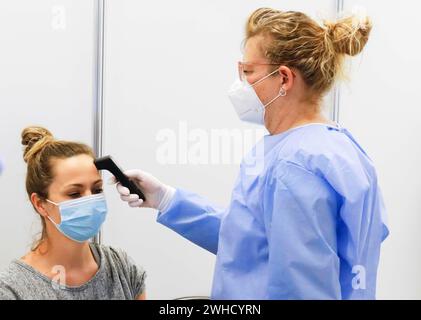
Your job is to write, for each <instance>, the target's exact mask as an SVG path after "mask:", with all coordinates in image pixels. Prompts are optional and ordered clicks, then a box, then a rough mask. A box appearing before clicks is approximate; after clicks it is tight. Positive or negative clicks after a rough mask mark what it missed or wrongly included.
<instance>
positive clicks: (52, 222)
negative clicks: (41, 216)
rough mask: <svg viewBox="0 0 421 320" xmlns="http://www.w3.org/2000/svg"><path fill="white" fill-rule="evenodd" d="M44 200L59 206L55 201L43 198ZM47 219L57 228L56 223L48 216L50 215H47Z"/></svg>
mask: <svg viewBox="0 0 421 320" xmlns="http://www.w3.org/2000/svg"><path fill="white" fill-rule="evenodd" d="M45 200H46V201H47V202H49V203H51V204H53V205H55V206H57V207H58V206H59V205H58V203H55V202H54V201H51V200H48V199H45ZM47 219H48V220H50V221H51V222H52V223H53V224H54V225H55V226H56V228H58V224H57V223H55V222H54V220H53V219H52V218H51V217H50V215H47Z"/></svg>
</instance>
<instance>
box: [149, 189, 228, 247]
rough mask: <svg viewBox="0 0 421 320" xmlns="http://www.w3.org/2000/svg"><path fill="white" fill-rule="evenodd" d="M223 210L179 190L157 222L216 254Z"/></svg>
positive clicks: (197, 196) (160, 213)
mask: <svg viewBox="0 0 421 320" xmlns="http://www.w3.org/2000/svg"><path fill="white" fill-rule="evenodd" d="M224 213H225V210H224V209H223V208H220V207H217V206H214V205H212V204H211V203H210V202H209V201H208V200H206V199H205V198H203V197H201V196H199V195H197V194H195V193H192V192H189V191H186V190H183V189H177V191H176V193H175V196H174V199H173V200H172V201H171V204H170V207H169V208H168V209H167V210H166V211H165V212H159V213H158V218H157V221H158V222H159V223H161V224H163V225H165V226H166V227H168V228H170V229H172V230H173V231H175V232H177V233H178V234H180V235H181V236H183V237H184V238H186V239H188V240H190V241H192V242H193V243H195V244H197V245H198V246H200V247H202V248H204V249H206V250H208V251H210V252H212V253H214V254H216V253H217V251H218V238H219V228H220V224H221V218H222V216H223V215H224Z"/></svg>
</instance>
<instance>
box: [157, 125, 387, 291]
mask: <svg viewBox="0 0 421 320" xmlns="http://www.w3.org/2000/svg"><path fill="white" fill-rule="evenodd" d="M385 219H386V216H385V208H384V204H383V199H382V195H381V192H380V189H379V185H378V181H377V175H376V171H375V169H374V166H373V163H372V161H371V160H370V158H369V157H368V156H367V154H366V153H365V152H364V150H363V149H362V148H361V147H360V146H359V145H358V144H357V142H356V141H355V139H354V138H353V137H352V136H351V134H350V133H349V132H348V131H347V130H346V129H343V128H340V127H339V126H338V127H333V126H329V125H323V124H311V125H307V126H303V127H299V128H295V129H292V130H289V131H287V132H285V133H282V134H279V135H274V136H266V137H264V138H263V139H262V140H261V141H260V142H259V143H258V144H257V145H256V146H255V147H254V148H253V150H252V151H251V152H250V153H249V154H248V155H247V156H246V157H245V158H244V159H243V161H242V163H241V167H240V173H239V176H238V179H237V181H236V184H235V187H234V190H233V191H232V196H231V203H230V205H229V207H228V208H226V209H223V208H218V207H216V206H214V205H212V204H211V203H210V202H208V201H207V200H206V199H204V198H203V197H201V196H199V195H196V194H194V193H191V192H188V191H186V190H183V189H177V191H176V194H175V197H174V199H173V200H172V202H171V204H170V207H169V208H168V209H167V210H166V211H165V212H160V213H159V214H158V218H157V220H158V222H160V223H162V224H163V225H165V226H167V227H169V228H171V229H172V230H174V231H175V232H177V233H179V234H180V235H182V236H183V237H185V238H187V239H189V240H191V241H192V242H194V243H196V244H197V245H199V246H201V247H203V248H204V249H206V250H209V251H210V252H213V253H214V254H216V265H215V273H214V281H213V288H212V295H211V296H212V298H213V299H375V293H376V274H377V267H378V263H379V254H380V246H381V243H382V241H383V240H384V239H385V238H386V237H387V235H388V229H387V226H386V222H385Z"/></svg>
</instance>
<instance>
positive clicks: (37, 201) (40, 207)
mask: <svg viewBox="0 0 421 320" xmlns="http://www.w3.org/2000/svg"><path fill="white" fill-rule="evenodd" d="M31 202H32V205H33V206H34V208H35V210H37V212H38V213H39V214H40V215H41V216H43V217H48V212H47V210H45V201H44V200H42V199H41V198H40V196H39V195H38V194H36V193H35V192H34V193H32V194H31Z"/></svg>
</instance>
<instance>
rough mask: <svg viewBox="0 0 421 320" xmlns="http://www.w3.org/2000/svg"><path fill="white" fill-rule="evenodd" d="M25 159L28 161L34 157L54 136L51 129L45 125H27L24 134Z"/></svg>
mask: <svg viewBox="0 0 421 320" xmlns="http://www.w3.org/2000/svg"><path fill="white" fill-rule="evenodd" d="M21 137H22V145H23V146H24V150H23V159H24V160H25V162H28V161H29V160H30V159H32V158H34V157H35V155H36V154H38V153H39V152H40V151H41V150H42V149H43V148H44V147H45V146H46V145H47V144H48V143H49V142H51V141H52V140H53V139H54V138H53V135H52V134H51V132H50V131H48V130H47V129H45V128H43V127H37V126H32V127H27V128H25V129H23V131H22V134H21Z"/></svg>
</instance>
